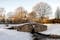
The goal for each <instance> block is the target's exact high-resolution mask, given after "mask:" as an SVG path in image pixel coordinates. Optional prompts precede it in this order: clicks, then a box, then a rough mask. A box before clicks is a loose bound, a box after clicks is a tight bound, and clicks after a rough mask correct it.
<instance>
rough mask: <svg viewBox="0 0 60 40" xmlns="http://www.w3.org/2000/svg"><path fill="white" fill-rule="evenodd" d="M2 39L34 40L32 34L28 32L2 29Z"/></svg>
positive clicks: (0, 34)
mask: <svg viewBox="0 0 60 40" xmlns="http://www.w3.org/2000/svg"><path fill="white" fill-rule="evenodd" d="M0 40H32V35H31V34H30V33H28V32H19V31H16V30H8V29H0Z"/></svg>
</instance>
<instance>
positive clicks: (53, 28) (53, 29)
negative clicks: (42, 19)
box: [40, 24, 60, 35]
mask: <svg viewBox="0 0 60 40" xmlns="http://www.w3.org/2000/svg"><path fill="white" fill-rule="evenodd" d="M44 25H47V26H48V29H47V30H46V31H43V32H40V33H43V34H50V35H60V24H44Z"/></svg>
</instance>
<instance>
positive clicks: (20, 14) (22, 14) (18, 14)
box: [16, 7, 27, 18]
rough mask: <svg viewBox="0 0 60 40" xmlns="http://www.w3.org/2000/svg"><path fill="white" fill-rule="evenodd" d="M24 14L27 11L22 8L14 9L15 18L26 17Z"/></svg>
mask: <svg viewBox="0 0 60 40" xmlns="http://www.w3.org/2000/svg"><path fill="white" fill-rule="evenodd" d="M26 14H27V11H26V10H25V9H24V8H23V7H18V8H17V9H16V15H17V17H21V18H22V17H23V18H24V17H26Z"/></svg>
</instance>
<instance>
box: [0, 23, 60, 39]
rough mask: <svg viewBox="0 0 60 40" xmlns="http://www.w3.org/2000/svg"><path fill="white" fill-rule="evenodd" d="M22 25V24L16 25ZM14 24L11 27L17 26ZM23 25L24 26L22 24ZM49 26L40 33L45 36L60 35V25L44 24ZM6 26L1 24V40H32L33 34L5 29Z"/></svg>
mask: <svg viewBox="0 0 60 40" xmlns="http://www.w3.org/2000/svg"><path fill="white" fill-rule="evenodd" d="M15 25H17V26H18V25H20V24H15ZM15 25H14V24H12V25H11V24H9V27H10V26H15ZM22 25H23V24H22ZM44 25H47V26H48V29H47V30H46V31H43V32H40V33H43V34H51V35H53V34H55V35H60V24H44ZM5 28H6V25H5V24H0V40H32V39H33V38H32V34H30V33H28V32H19V31H16V30H8V29H5Z"/></svg>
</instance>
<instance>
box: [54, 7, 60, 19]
mask: <svg viewBox="0 0 60 40" xmlns="http://www.w3.org/2000/svg"><path fill="white" fill-rule="evenodd" d="M55 18H56V19H60V8H59V7H57V10H56V13H55Z"/></svg>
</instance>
